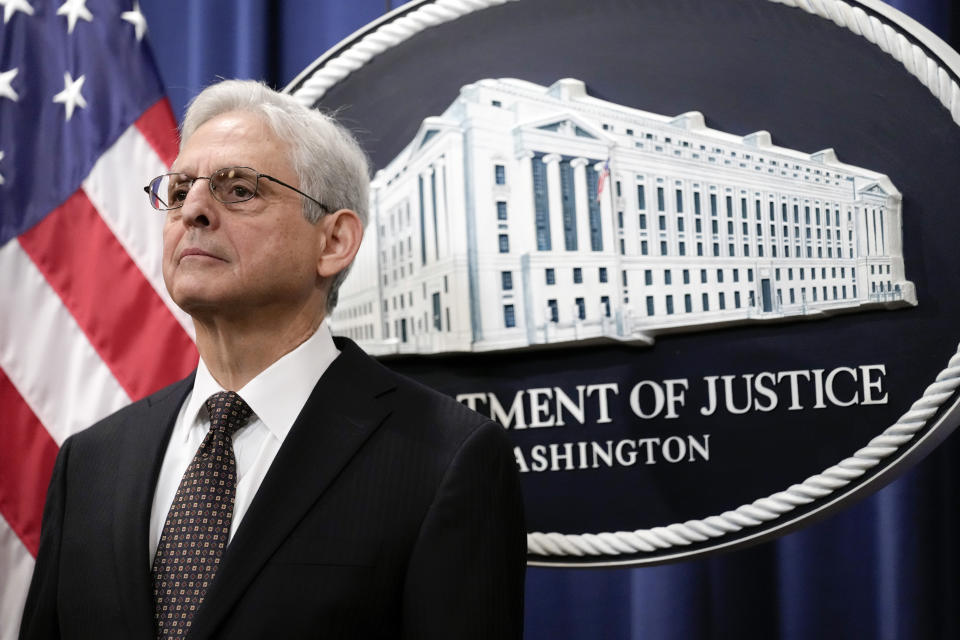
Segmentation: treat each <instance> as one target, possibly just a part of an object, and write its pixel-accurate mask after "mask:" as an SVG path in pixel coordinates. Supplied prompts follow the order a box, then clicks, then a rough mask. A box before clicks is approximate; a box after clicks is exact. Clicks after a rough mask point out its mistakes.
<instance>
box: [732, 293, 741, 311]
mask: <svg viewBox="0 0 960 640" xmlns="http://www.w3.org/2000/svg"><path fill="white" fill-rule="evenodd" d="M733 306H734V307H735V308H737V309H739V308H740V292H739V291H734V292H733Z"/></svg>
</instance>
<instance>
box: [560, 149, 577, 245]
mask: <svg viewBox="0 0 960 640" xmlns="http://www.w3.org/2000/svg"><path fill="white" fill-rule="evenodd" d="M560 198H561V205H562V207H563V244H564V248H566V250H567V251H576V250H577V210H576V205H575V203H574V198H573V167H571V166H570V161H569V160H562V161H561V162H560Z"/></svg>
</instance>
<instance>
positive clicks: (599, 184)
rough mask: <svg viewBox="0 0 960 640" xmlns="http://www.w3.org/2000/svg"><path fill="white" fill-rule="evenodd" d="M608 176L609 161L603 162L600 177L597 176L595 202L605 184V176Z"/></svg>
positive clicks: (598, 198) (598, 199)
mask: <svg viewBox="0 0 960 640" xmlns="http://www.w3.org/2000/svg"><path fill="white" fill-rule="evenodd" d="M609 177H610V161H609V160H606V161H604V163H603V170H601V171H600V177H599V178H597V202H599V201H600V195H601V194H602V193H603V187H604V186H605V185H606V184H607V178H609Z"/></svg>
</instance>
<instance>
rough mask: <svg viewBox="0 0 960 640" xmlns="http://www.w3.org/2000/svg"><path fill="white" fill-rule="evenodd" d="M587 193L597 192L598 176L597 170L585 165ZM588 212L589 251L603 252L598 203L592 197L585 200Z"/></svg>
mask: <svg viewBox="0 0 960 640" xmlns="http://www.w3.org/2000/svg"><path fill="white" fill-rule="evenodd" d="M586 173H587V193H589V194H595V193H596V192H597V181H598V180H599V175H598V174H597V170H596V169H595V168H594V167H592V166H590V165H587V171H586ZM587 206H588V208H589V211H588V212H587V217H588V220H589V222H590V250H591V251H603V227H602V226H601V223H600V201H599V200H598V199H597V198H594V197H588V198H587Z"/></svg>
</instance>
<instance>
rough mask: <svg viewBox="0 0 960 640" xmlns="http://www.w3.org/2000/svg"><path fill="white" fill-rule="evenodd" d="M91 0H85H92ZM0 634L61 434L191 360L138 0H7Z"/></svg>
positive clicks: (29, 558)
mask: <svg viewBox="0 0 960 640" xmlns="http://www.w3.org/2000/svg"><path fill="white" fill-rule="evenodd" d="M88 4H89V6H88ZM0 6H2V14H0V576H2V578H0V583H2V586H0V640H7V639H12V638H15V637H16V636H17V628H18V627H19V620H20V615H21V610H22V608H23V603H24V599H25V598H26V592H27V587H28V585H29V581H30V575H31V572H32V569H33V558H34V557H35V556H36V553H37V548H38V545H39V538H40V520H41V513H42V509H43V501H44V496H45V494H46V489H47V484H48V483H49V481H50V474H51V471H52V469H53V462H54V458H55V457H56V454H57V451H58V449H59V447H60V445H61V444H62V443H63V441H64V440H65V439H66V438H68V437H69V436H70V435H71V434H73V433H76V432H77V431H79V430H81V429H83V428H85V427H87V426H89V425H91V424H92V423H93V422H95V421H97V420H98V419H100V418H102V417H104V416H106V415H108V414H109V413H112V412H113V411H115V410H117V409H119V408H120V407H122V406H123V405H125V404H127V403H129V402H130V401H131V400H135V399H138V398H140V397H142V396H144V395H146V394H148V393H150V392H152V391H155V390H157V389H159V388H161V387H163V386H165V385H167V384H169V383H171V382H174V381H175V380H178V379H179V378H182V377H183V376H185V375H186V374H187V373H189V372H190V370H191V369H193V367H194V365H195V363H196V360H197V355H196V348H195V347H194V344H193V339H192V332H193V328H192V324H191V323H190V321H189V318H188V317H187V316H185V315H184V314H183V312H182V311H180V310H179V309H177V308H176V307H175V305H174V304H173V303H172V302H171V301H170V299H169V296H168V295H167V293H166V289H165V287H164V285H163V281H162V277H161V273H160V254H161V251H160V245H161V236H160V233H161V228H162V226H163V216H162V215H161V214H158V213H157V212H156V211H154V210H153V209H152V208H151V207H150V205H149V203H148V202H147V199H146V197H144V194H143V185H145V184H147V182H148V181H149V180H150V178H152V177H154V176H156V175H159V174H161V173H163V172H164V171H166V167H167V166H169V164H170V163H171V162H172V161H173V159H174V157H175V156H176V153H177V138H176V123H175V121H174V118H173V113H172V111H171V109H170V105H169V103H168V101H167V100H166V98H165V97H164V95H163V87H162V85H161V83H160V79H159V77H158V75H157V71H156V68H155V66H154V63H153V59H152V57H151V55H150V52H149V50H148V47H147V40H146V38H145V35H146V30H147V24H146V21H145V20H144V17H143V14H142V13H141V12H140V7H139V4H138V3H137V2H136V1H135V0H122V1H121V0H97V1H96V2H94V1H93V0H67V1H66V2H62V1H61V0H49V1H48V0H3V1H2V2H0Z"/></svg>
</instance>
